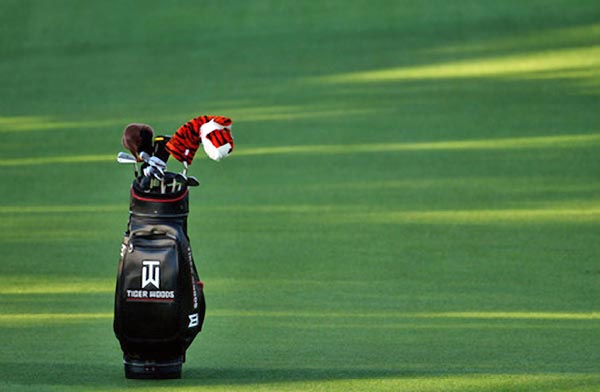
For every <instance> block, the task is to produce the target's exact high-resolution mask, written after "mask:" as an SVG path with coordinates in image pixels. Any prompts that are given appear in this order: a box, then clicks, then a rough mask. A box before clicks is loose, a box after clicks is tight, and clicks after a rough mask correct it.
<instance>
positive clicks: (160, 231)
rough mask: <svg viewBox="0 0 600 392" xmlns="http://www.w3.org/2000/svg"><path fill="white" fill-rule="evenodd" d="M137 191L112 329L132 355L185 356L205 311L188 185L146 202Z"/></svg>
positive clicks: (151, 357)
mask: <svg viewBox="0 0 600 392" xmlns="http://www.w3.org/2000/svg"><path fill="white" fill-rule="evenodd" d="M135 192H136V191H135V188H132V195H131V199H132V202H131V211H130V217H129V224H128V229H127V232H126V233H125V236H124V239H123V243H122V246H121V254H120V259H119V266H118V272H117V282H116V290H115V314H114V323H113V327H114V332H115V335H116V336H117V338H118V339H119V342H120V344H121V348H122V350H123V352H124V354H125V356H127V357H128V358H133V359H137V360H168V359H172V358H176V357H180V356H183V355H185V351H186V349H187V348H188V347H189V345H190V344H191V343H192V341H193V340H194V338H195V336H196V335H197V334H198V333H199V332H200V330H201V329H202V324H203V322H204V316H205V312H206V303H205V299H204V292H203V289H202V284H201V282H200V279H199V277H198V272H197V270H196V266H195V264H194V259H193V256H192V250H191V247H190V243H189V238H188V235H187V203H188V200H187V189H185V191H184V192H183V193H181V192H180V193H178V194H176V195H174V197H173V199H172V200H160V201H147V200H152V199H151V197H149V196H148V195H147V194H145V195H143V197H144V198H145V199H146V201H142V200H139V199H138V195H137V194H136V193H135ZM173 211H177V212H178V213H177V214H173V213H172V212H173ZM150 212H151V213H150ZM163 213H164V214H163ZM174 215H175V216H174Z"/></svg>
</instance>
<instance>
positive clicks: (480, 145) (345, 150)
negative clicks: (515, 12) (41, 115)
mask: <svg viewBox="0 0 600 392" xmlns="http://www.w3.org/2000/svg"><path fill="white" fill-rule="evenodd" d="M597 144H600V133H598V134H574V135H556V136H536V137H522V138H521V137H517V138H501V139H486V140H456V141H438V142H419V143H371V144H331V145H327V144H318V145H297V146H269V147H247V148H244V147H241V148H240V147H238V148H237V149H236V154H235V155H236V156H255V155H276V154H325V155H326V154H354V153H373V152H402V151H463V150H506V149H528V148H580V147H589V146H591V145H597ZM111 161H115V162H116V154H115V155H98V154H96V155H64V156H50V157H31V158H13V159H2V160H0V166H22V165H24V166H27V165H46V164H58V163H64V164H70V163H98V162H111Z"/></svg>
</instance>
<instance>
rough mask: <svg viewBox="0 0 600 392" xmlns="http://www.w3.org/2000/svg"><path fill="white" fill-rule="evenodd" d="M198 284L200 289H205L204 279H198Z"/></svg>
mask: <svg viewBox="0 0 600 392" xmlns="http://www.w3.org/2000/svg"><path fill="white" fill-rule="evenodd" d="M196 284H197V285H198V286H200V290H202V291H204V283H203V282H202V281H200V280H199V281H197V282H196Z"/></svg>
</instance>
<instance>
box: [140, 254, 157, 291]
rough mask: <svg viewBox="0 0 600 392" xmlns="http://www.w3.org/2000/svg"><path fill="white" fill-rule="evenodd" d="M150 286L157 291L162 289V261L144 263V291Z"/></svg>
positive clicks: (145, 261)
mask: <svg viewBox="0 0 600 392" xmlns="http://www.w3.org/2000/svg"><path fill="white" fill-rule="evenodd" d="M150 284H151V285H154V287H156V288H157V289H159V288H160V287H159V286H160V261H155V260H144V261H142V288H143V289H144V288H146V287H147V286H148V285H150Z"/></svg>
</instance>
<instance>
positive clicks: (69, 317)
mask: <svg viewBox="0 0 600 392" xmlns="http://www.w3.org/2000/svg"><path fill="white" fill-rule="evenodd" d="M210 316H211V317H227V318H229V317H231V318H240V317H242V318H260V319H273V318H275V319H319V320H321V321H323V320H326V319H348V320H356V319H384V320H390V319H406V320H410V319H444V320H448V321H451V320H554V321H561V320H562V321H567V320H576V321H597V320H600V312H578V313H569V312H441V313H426V312H423V313H403V312H393V311H391V312H329V311H323V312H315V311H313V312H307V311H268V310H233V309H213V310H210ZM112 317H113V313H112V312H110V313H109V312H93V313H52V312H44V313H4V314H0V323H3V324H13V323H22V322H36V321H54V322H69V321H73V320H95V319H110V318H112ZM346 322H349V321H344V323H346Z"/></svg>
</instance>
